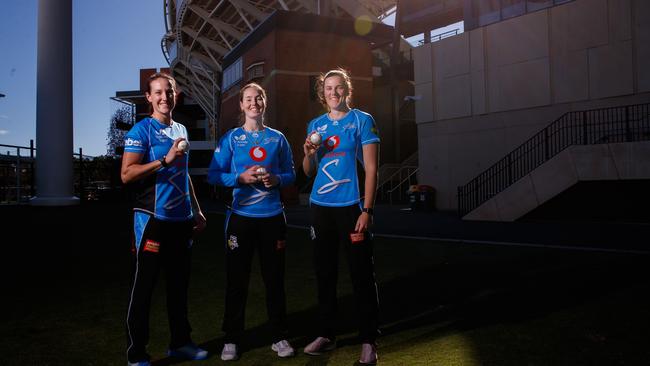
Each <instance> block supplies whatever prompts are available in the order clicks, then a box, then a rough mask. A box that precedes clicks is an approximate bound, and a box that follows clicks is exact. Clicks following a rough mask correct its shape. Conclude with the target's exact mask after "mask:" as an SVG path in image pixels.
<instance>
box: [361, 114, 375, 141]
mask: <svg viewBox="0 0 650 366" xmlns="http://www.w3.org/2000/svg"><path fill="white" fill-rule="evenodd" d="M359 123H360V125H361V126H359V127H360V128H359V130H360V132H359V133H360V134H361V145H368V144H376V143H379V131H378V130H377V124H376V123H375V119H374V118H372V116H371V115H369V114H365V113H364V114H362V115H361V116H360V118H359Z"/></svg>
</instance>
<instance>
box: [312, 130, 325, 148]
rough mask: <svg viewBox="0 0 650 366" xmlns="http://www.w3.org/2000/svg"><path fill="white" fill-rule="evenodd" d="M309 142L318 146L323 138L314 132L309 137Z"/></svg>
mask: <svg viewBox="0 0 650 366" xmlns="http://www.w3.org/2000/svg"><path fill="white" fill-rule="evenodd" d="M309 141H311V143H312V144H314V145H320V143H321V142H322V141H323V137H322V136H321V135H320V133H318V132H314V133H312V134H311V135H310V136H309Z"/></svg>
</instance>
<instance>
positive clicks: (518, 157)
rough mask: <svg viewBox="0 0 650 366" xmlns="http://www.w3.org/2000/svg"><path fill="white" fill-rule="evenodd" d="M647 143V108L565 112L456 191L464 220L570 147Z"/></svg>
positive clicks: (649, 120)
mask: <svg viewBox="0 0 650 366" xmlns="http://www.w3.org/2000/svg"><path fill="white" fill-rule="evenodd" d="M643 140H650V104H637V105H628V106H621V107H611V108H601V109H592V110H585V111H574V112H568V113H565V114H564V115H562V116H561V117H560V118H558V119H557V120H555V121H554V122H553V123H551V124H550V125H549V126H548V127H546V128H544V129H543V130H541V131H540V132H538V133H537V134H535V135H534V136H533V137H531V138H530V139H528V140H527V141H526V142H524V143H523V144H521V145H520V146H519V147H517V148H516V149H514V150H513V151H511V152H510V153H508V154H507V155H506V156H505V157H504V158H502V159H501V160H499V161H497V162H496V163H495V164H494V165H492V166H491V167H490V168H488V169H486V170H485V171H483V172H482V173H480V174H479V175H478V176H476V177H475V178H474V179H472V180H470V181H469V182H468V183H467V184H465V185H463V186H460V187H458V213H459V215H460V216H461V217H462V216H465V215H466V214H468V213H469V212H471V211H472V210H474V209H476V208H477V207H479V206H480V205H481V204H483V203H484V202H486V201H488V200H489V199H490V198H492V197H494V196H496V195H497V194H499V193H500V192H502V191H503V190H505V189H506V188H508V187H509V186H511V185H512V184H513V183H515V182H516V181H518V180H519V179H520V178H522V177H524V176H526V175H527V174H529V173H530V172H532V171H533V170H535V169H536V168H537V167H539V166H540V165H542V164H543V163H545V162H547V161H548V160H550V159H551V158H553V157H554V156H556V155H557V154H559V153H560V152H561V151H563V150H564V149H566V148H568V147H569V146H572V145H593V144H603V143H616V142H633V141H643Z"/></svg>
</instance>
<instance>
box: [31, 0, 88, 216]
mask: <svg viewBox="0 0 650 366" xmlns="http://www.w3.org/2000/svg"><path fill="white" fill-rule="evenodd" d="M37 65H38V66H37V75H36V197H35V198H34V199H32V201H31V204H32V205H37V206H70V205H77V204H79V198H77V197H74V196H73V192H72V186H73V174H74V173H73V166H72V150H73V146H72V0H39V2H38V57H37Z"/></svg>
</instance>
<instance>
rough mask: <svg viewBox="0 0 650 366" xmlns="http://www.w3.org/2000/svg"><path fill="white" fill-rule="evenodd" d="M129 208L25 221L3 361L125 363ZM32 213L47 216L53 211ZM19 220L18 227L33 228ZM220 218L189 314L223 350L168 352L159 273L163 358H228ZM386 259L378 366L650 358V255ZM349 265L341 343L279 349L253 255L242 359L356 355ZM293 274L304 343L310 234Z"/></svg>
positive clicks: (423, 250)
mask: <svg viewBox="0 0 650 366" xmlns="http://www.w3.org/2000/svg"><path fill="white" fill-rule="evenodd" d="M22 214H23V215H24V213H22ZM122 214H123V212H122V211H117V212H112V213H111V214H104V213H102V211H101V210H100V209H96V211H93V215H95V216H96V215H100V216H101V215H109V216H110V215H113V216H110V217H109V218H108V219H106V220H96V217H93V215H90V218H86V217H81V218H79V219H78V220H79V222H77V223H76V224H75V225H72V224H69V225H65V224H60V223H59V225H54V224H48V223H43V224H42V225H40V226H39V229H37V230H32V231H29V230H27V229H26V230H25V231H26V232H25V238H24V243H23V245H22V246H18V245H17V246H15V247H11V248H13V249H9V252H8V254H7V256H6V257H4V256H3V259H4V262H5V266H4V268H3V272H2V274H3V276H4V278H6V279H7V278H8V279H11V280H10V281H6V282H5V284H4V285H3V289H4V290H5V291H3V292H4V293H5V296H3V298H4V300H3V305H2V307H3V311H2V312H1V314H2V316H3V319H2V325H1V326H0V337H1V338H0V339H2V343H1V345H0V352H1V353H0V364H1V365H124V364H125V363H126V359H125V350H124V349H125V334H124V327H125V326H124V318H125V312H126V304H127V294H128V282H129V254H128V226H129V222H128V221H127V220H125V219H124V217H123V216H127V215H122ZM32 215H33V216H32V217H31V218H32V219H35V220H40V221H41V222H43V221H45V219H46V218H48V217H52V211H47V212H46V214H43V213H37V214H32ZM19 217H20V216H19ZM64 217H65V216H64ZM20 221H21V220H20V219H18V218H16V219H14V221H11V219H10V221H9V223H8V224H9V225H16V226H18V227H21V224H20ZM64 221H65V220H64ZM107 223H110V225H106V224H107ZM80 225H84V226H87V227H89V228H90V230H91V232H94V233H93V234H91V235H90V236H89V237H84V238H83V240H82V238H81V237H80V235H79V234H72V233H73V232H74V230H75V228H78V227H79V226H80ZM209 225H210V226H209V229H208V231H207V232H205V233H204V234H202V235H201V237H200V238H199V239H198V240H197V242H196V244H195V247H194V253H193V258H194V259H193V260H194V262H193V271H192V279H191V286H190V322H191V324H192V326H193V329H194V331H193V338H194V340H195V341H196V342H197V343H200V344H202V345H203V346H205V347H206V348H207V349H208V350H209V351H211V352H212V353H213V355H212V356H211V357H210V358H209V359H208V360H206V361H195V362H191V363H190V362H186V363H183V362H178V361H176V360H171V359H167V358H166V357H165V356H164V355H165V350H166V345H167V342H168V329H167V318H166V311H165V307H164V289H163V287H162V286H161V285H162V284H163V281H162V278H161V279H160V281H159V286H158V288H157V290H156V293H155V295H154V305H153V308H152V313H151V340H150V346H149V352H150V353H151V355H152V356H153V358H154V360H156V362H155V364H156V365H170V364H187V365H190V364H191V365H197V366H200V365H215V364H221V363H222V361H221V360H220V359H219V357H218V353H219V352H220V350H221V345H222V343H221V337H222V335H223V334H222V332H221V330H220V328H221V320H222V315H223V298H224V287H225V286H224V277H225V276H224V258H223V250H222V246H223V243H222V234H221V232H222V226H223V222H222V217H221V216H219V215H210V217H209ZM25 227H27V228H32V226H27V225H26V224H25ZM375 261H376V271H377V279H378V283H379V286H380V299H381V306H382V324H383V326H382V331H383V336H382V337H381V338H380V340H379V343H380V346H379V355H380V364H383V365H463V366H465V365H468V366H471V365H643V364H650V351H648V349H647V343H648V340H650V330H648V329H649V327H648V326H649V325H650V315H649V314H648V309H649V308H650V296H649V295H648V293H649V292H648V290H649V289H650V286H649V283H648V280H647V279H646V275H647V262H648V258H646V257H638V256H637V257H635V256H629V255H614V254H594V253H591V254H590V253H586V252H566V251H561V252H560V251H549V250H542V249H529V248H528V249H522V248H519V249H518V248H505V247H479V246H461V245H458V244H449V245H442V244H433V243H428V242H423V241H407V240H396V239H390V240H388V239H376V242H375ZM346 267H347V263H346V261H345V260H343V259H342V261H341V274H340V280H339V297H340V313H341V314H340V324H339V326H340V335H339V345H340V347H339V348H338V349H336V350H335V351H333V352H331V353H330V354H327V355H324V356H321V357H310V356H306V355H303V354H302V353H298V355H297V357H294V358H292V359H278V358H277V357H276V356H275V355H274V353H272V351H271V350H270V343H269V338H268V330H267V329H266V327H265V325H264V324H265V321H266V311H265V307H264V288H263V286H262V281H261V278H260V276H259V266H258V265H257V264H255V265H254V267H253V268H254V270H253V276H252V280H251V284H250V294H249V299H248V307H247V317H246V327H247V329H248V332H247V336H246V337H247V340H246V342H245V344H244V345H243V346H244V348H245V352H244V354H243V355H242V358H241V360H240V361H238V362H237V363H233V364H234V365H353V364H354V362H355V360H356V359H357V358H358V351H359V345H358V344H357V342H356V340H355V337H354V336H355V332H356V328H355V324H356V323H355V320H354V319H355V310H354V309H355V308H354V302H353V299H352V292H351V285H350V281H349V276H348V272H347V268H346ZM286 285H287V293H288V297H287V307H288V311H289V325H290V331H291V337H292V338H291V341H292V343H293V344H294V346H297V347H300V348H302V346H304V345H305V344H306V342H308V340H309V337H308V336H309V335H310V334H311V332H312V331H313V330H312V324H314V320H315V301H316V292H315V278H314V273H313V269H312V266H311V244H310V242H309V240H308V234H307V232H306V231H303V230H295V229H292V230H290V231H289V234H288V248H287V274H286Z"/></svg>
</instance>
